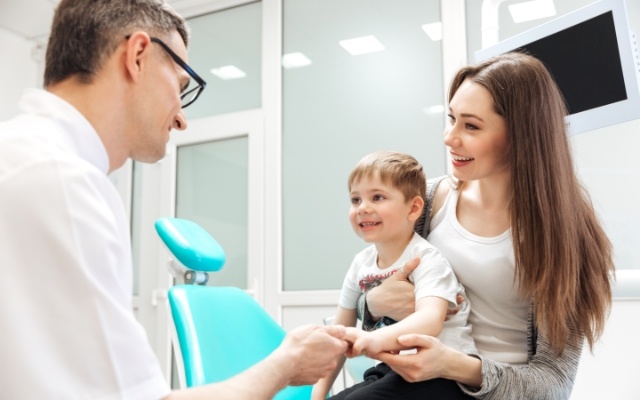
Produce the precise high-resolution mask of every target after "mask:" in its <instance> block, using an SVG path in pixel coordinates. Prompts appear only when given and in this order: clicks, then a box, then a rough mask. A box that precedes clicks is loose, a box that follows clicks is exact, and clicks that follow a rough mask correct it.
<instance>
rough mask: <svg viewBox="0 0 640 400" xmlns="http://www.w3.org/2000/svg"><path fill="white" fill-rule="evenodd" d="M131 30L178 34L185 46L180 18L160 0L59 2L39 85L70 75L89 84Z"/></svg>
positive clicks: (161, 34)
mask: <svg viewBox="0 0 640 400" xmlns="http://www.w3.org/2000/svg"><path fill="white" fill-rule="evenodd" d="M136 30H144V31H146V32H147V33H149V35H152V36H160V37H164V36H168V35H169V34H170V33H171V32H178V33H179V34H180V36H181V37H182V40H183V41H184V44H185V46H186V45H187V44H188V37H189V32H188V28H187V26H186V24H185V21H184V19H183V18H182V17H181V16H180V15H178V14H177V13H176V12H175V11H174V10H173V9H172V8H171V7H170V6H169V5H168V4H166V3H165V2H164V1H163V0H61V1H60V3H59V4H58V6H57V8H56V12H55V15H54V17H53V24H52V26H51V33H50V36H49V44H48V46H47V55H46V66H45V73H44V86H45V87H47V86H49V85H52V84H56V83H58V82H61V81H63V80H65V79H67V78H69V77H71V76H74V75H75V76H76V77H77V78H78V79H79V80H80V81H81V82H85V83H90V82H91V81H92V79H93V77H94V76H95V74H96V72H98V71H99V70H100V68H101V67H102V64H103V63H104V62H105V60H106V59H107V58H108V57H109V56H110V55H111V54H112V53H113V52H114V51H115V49H116V48H117V47H118V45H119V44H120V43H121V42H122V41H124V40H125V36H126V35H128V34H131V33H132V32H133V31H136Z"/></svg>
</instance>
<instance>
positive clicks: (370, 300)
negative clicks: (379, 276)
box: [366, 257, 420, 321]
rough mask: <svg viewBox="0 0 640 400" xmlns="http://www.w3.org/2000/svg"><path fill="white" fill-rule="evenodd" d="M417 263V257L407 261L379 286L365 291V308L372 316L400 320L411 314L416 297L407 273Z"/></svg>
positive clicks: (418, 260)
mask: <svg viewBox="0 0 640 400" xmlns="http://www.w3.org/2000/svg"><path fill="white" fill-rule="evenodd" d="M418 264H420V258H418V257H416V258H414V259H412V260H410V261H407V263H406V264H405V265H404V266H403V267H402V269H400V270H399V271H397V272H396V273H395V274H393V275H391V276H390V277H388V278H387V279H385V281H384V282H382V284H380V286H378V287H375V288H373V289H371V290H370V291H369V292H367V297H366V301H367V308H368V309H369V313H370V314H371V316H372V317H374V318H375V319H380V318H382V317H385V316H386V317H389V318H393V319H394V320H396V321H400V320H403V319H404V318H406V317H407V316H409V315H411V314H413V312H414V311H415V309H416V308H415V307H416V297H415V293H414V287H413V284H412V283H411V282H410V281H409V275H411V273H412V272H413V270H414V269H416V267H417V266H418Z"/></svg>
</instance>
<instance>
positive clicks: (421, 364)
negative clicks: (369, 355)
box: [375, 334, 482, 387]
mask: <svg viewBox="0 0 640 400" xmlns="http://www.w3.org/2000/svg"><path fill="white" fill-rule="evenodd" d="M398 342H399V343H400V344H401V345H402V346H403V347H406V348H408V349H409V348H416V349H417V352H416V353H415V354H391V353H379V354H376V355H375V358H376V359H378V360H380V361H382V362H384V363H386V364H387V365H389V367H391V369H393V370H394V371H395V372H396V373H398V375H400V376H401V377H402V378H403V379H404V380H406V381H407V382H421V381H425V380H429V379H435V378H445V379H451V380H454V381H457V382H460V383H463V384H466V385H469V386H472V387H479V386H480V385H481V384H482V372H481V371H482V364H481V362H480V360H479V359H477V358H475V357H471V356H468V355H466V354H464V353H461V352H459V351H457V350H454V349H452V348H451V347H448V346H446V345H445V344H443V343H442V342H440V341H439V340H438V339H437V338H435V337H433V336H427V335H416V334H410V335H402V336H400V337H399V338H398Z"/></svg>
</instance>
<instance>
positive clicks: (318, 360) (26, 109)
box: [0, 0, 347, 399]
mask: <svg viewBox="0 0 640 400" xmlns="http://www.w3.org/2000/svg"><path fill="white" fill-rule="evenodd" d="M187 39H188V35H187V28H186V26H185V23H184V20H183V19H182V18H181V17H180V16H178V15H177V14H176V13H175V12H174V11H172V10H171V9H170V8H169V7H168V6H167V5H166V4H164V3H163V1H162V0H62V1H60V3H59V4H58V7H57V10H56V13H55V16H54V21H53V25H52V29H51V36H50V39H49V44H48V48H47V56H46V67H45V80H44V86H45V90H35V89H31V90H28V91H27V92H25V95H24V96H23V98H22V100H21V104H20V106H21V110H22V114H21V115H19V116H18V117H16V118H14V119H12V120H10V121H7V122H4V123H0V320H1V321H2V328H1V329H0V360H1V362H0V393H2V394H1V395H0V397H2V398H7V399H71V398H78V399H90V398H100V399H120V398H122V399H124V398H126V399H160V398H212V399H267V398H271V397H272V396H273V395H274V394H275V393H276V392H277V391H278V390H279V389H281V388H283V387H284V386H286V385H296V384H310V383H313V382H315V381H317V380H318V379H319V378H321V377H323V376H325V375H326V374H328V373H329V372H330V371H331V370H332V369H333V367H334V366H335V365H336V360H337V358H338V356H340V355H341V354H342V353H343V352H344V351H345V350H346V347H347V345H346V342H345V341H344V340H343V336H344V328H337V327H333V328H324V327H316V326H306V327H301V328H298V329H295V330H293V331H291V332H290V333H289V334H288V335H287V337H286V338H285V340H284V342H283V343H282V345H281V346H280V348H278V349H277V350H275V351H274V352H273V353H272V354H271V355H270V356H269V357H268V358H267V359H265V360H263V362H262V363H260V364H258V365H256V366H254V367H252V368H251V369H249V370H248V371H245V372H244V373H242V374H240V375H238V376H236V377H234V378H231V379H229V380H227V381H225V382H221V383H217V384H213V385H208V386H202V387H199V388H195V389H189V390H185V391H176V392H171V391H170V389H169V386H168V384H167V383H166V381H165V379H164V377H163V375H162V373H161V369H160V366H159V365H158V361H157V360H156V358H155V356H154V354H153V352H152V349H151V347H150V345H149V343H148V342H147V339H146V336H145V333H144V331H143V329H142V327H141V326H140V325H139V324H138V323H137V321H136V320H135V317H134V314H133V311H132V298H131V287H132V282H131V277H132V266H131V248H130V240H129V227H128V222H127V220H126V218H125V213H124V210H123V206H122V202H121V199H120V198H119V197H118V194H117V192H116V191H115V189H114V187H113V185H112V184H111V182H110V181H109V179H108V177H107V174H108V173H109V172H111V171H113V170H115V169H117V168H119V167H120V166H122V165H123V164H124V162H125V161H126V159H127V158H132V159H134V160H137V161H143V162H156V161H158V160H160V159H161V158H162V157H163V156H164V153H165V147H166V143H167V141H168V139H169V133H170V131H171V130H173V129H177V130H183V129H185V128H186V126H187V122H186V119H185V116H184V114H183V111H182V110H183V108H184V107H187V106H189V105H190V104H192V103H193V102H194V101H195V100H196V99H197V98H198V96H199V95H200V93H201V92H202V90H203V89H204V88H205V82H204V80H203V79H201V78H200V77H199V76H198V75H197V74H196V73H195V72H194V71H193V70H192V69H191V68H190V67H189V66H188V65H187V63H186V62H185V60H186V58H187V57H186V56H187V52H186V45H187Z"/></svg>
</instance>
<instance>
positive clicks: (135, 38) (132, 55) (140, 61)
mask: <svg viewBox="0 0 640 400" xmlns="http://www.w3.org/2000/svg"><path fill="white" fill-rule="evenodd" d="M150 50H151V38H150V37H149V35H148V34H147V33H146V32H141V31H139V32H135V33H133V34H131V35H130V36H129V39H128V40H127V43H126V47H125V55H124V63H125V69H126V71H127V72H128V74H129V76H130V77H131V80H132V81H134V82H137V81H138V80H139V79H140V75H141V74H142V73H143V72H144V69H145V67H146V65H147V62H148V60H149V54H150Z"/></svg>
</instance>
